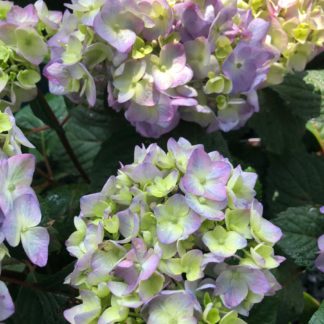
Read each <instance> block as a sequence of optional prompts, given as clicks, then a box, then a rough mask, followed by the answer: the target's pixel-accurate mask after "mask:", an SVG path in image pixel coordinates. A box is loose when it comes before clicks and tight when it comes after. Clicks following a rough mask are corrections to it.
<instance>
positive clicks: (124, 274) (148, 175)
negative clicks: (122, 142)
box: [64, 138, 284, 324]
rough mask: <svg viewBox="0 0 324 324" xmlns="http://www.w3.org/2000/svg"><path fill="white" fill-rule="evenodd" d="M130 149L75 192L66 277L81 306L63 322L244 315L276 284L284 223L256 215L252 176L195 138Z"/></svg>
mask: <svg viewBox="0 0 324 324" xmlns="http://www.w3.org/2000/svg"><path fill="white" fill-rule="evenodd" d="M167 148H168V151H167V152H165V151H164V150H162V149H161V148H160V147H159V146H157V145H156V144H152V145H150V146H149V147H147V148H145V147H136V148H135V154H134V163H132V164H129V165H123V166H122V167H121V168H120V169H119V170H118V174H117V176H111V177H110V178H109V179H108V181H107V182H106V184H105V185H104V187H103V189H102V191H101V192H99V193H94V194H90V195H87V196H84V197H82V198H81V212H80V215H79V216H78V217H75V219H74V223H75V227H76V231H75V232H74V233H72V235H71V236H70V238H69V239H68V241H67V243H66V245H67V249H68V251H69V252H70V254H71V255H73V256H74V257H76V258H77V262H76V265H75V268H74V270H73V272H72V273H71V274H70V275H69V276H68V278H67V279H66V282H67V283H69V284H71V285H73V286H74V287H76V288H78V289H79V290H80V299H81V300H82V304H80V305H77V306H75V307H73V308H71V309H68V310H66V311H65V313H64V315H65V318H66V319H67V320H68V321H69V322H70V323H76V324H79V323H92V322H97V323H126V322H127V323H145V322H146V323H149V324H153V323H154V324H165V323H198V321H199V323H221V324H226V323H231V324H232V323H237V324H240V323H245V322H244V321H243V320H241V319H239V318H238V315H239V314H241V315H243V316H247V315H248V313H249V310H250V309H251V307H252V306H253V304H255V303H258V302H260V301H261V300H262V299H263V297H264V296H266V295H271V294H274V293H275V292H276V290H278V289H280V285H279V284H278V283H277V281H276V279H275V278H274V276H273V275H272V274H271V272H270V270H271V269H273V268H276V267H278V266H279V264H280V263H281V262H282V261H283V260H284V258H283V257H281V256H276V255H275V254H274V250H273V246H274V244H275V243H276V242H277V241H278V240H279V239H280V238H281V235H282V233H281V230H280V229H279V228H278V227H277V226H275V225H273V224H272V223H270V222H269V221H268V220H266V219H264V218H263V217H262V205H261V204H260V203H259V202H258V201H257V200H256V199H255V194H256V193H255V190H254V186H255V183H256V180H257V175H256V174H255V173H252V172H246V171H243V170H242V169H241V167H240V166H237V167H233V165H232V164H231V163H230V162H229V161H228V160H227V159H226V158H224V157H223V156H222V155H221V154H219V153H218V152H216V151H214V152H211V153H206V152H205V150H204V147H203V146H202V145H191V144H190V143H189V142H188V141H187V140H185V139H183V138H180V139H179V140H178V141H175V140H174V139H170V140H169V141H168V144H167Z"/></svg>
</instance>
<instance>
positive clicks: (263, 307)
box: [248, 261, 304, 324]
mask: <svg viewBox="0 0 324 324" xmlns="http://www.w3.org/2000/svg"><path fill="white" fill-rule="evenodd" d="M274 274H275V276H276V278H277V280H278V281H279V283H280V284H281V285H282V288H281V290H279V291H278V292H277V293H276V295H274V296H271V297H265V298H264V300H263V301H262V302H261V303H260V304H257V305H255V306H254V307H253V308H252V311H251V312H250V315H249V319H248V323H249V324H287V323H290V322H292V321H294V320H298V319H299V316H300V314H301V313H302V311H303V309H304V299H303V286H302V283H301V280H300V272H299V271H298V269H297V268H296V266H295V265H294V264H292V263H290V262H287V261H286V262H285V263H283V264H282V265H281V266H280V268H279V269H276V270H275V271H274Z"/></svg>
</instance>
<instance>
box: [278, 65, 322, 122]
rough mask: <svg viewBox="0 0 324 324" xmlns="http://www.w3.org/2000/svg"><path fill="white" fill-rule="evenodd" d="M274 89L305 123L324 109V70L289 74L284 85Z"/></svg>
mask: <svg viewBox="0 0 324 324" xmlns="http://www.w3.org/2000/svg"><path fill="white" fill-rule="evenodd" d="M272 89H273V90H274V91H276V92H277V93H278V94H279V95H280V97H281V98H282V99H283V100H284V101H285V103H286V105H287V106H288V107H289V108H290V109H291V111H292V113H293V114H295V115H296V116H299V117H301V118H302V119H303V120H304V121H307V120H309V119H310V118H313V117H317V116H318V115H319V114H320V110H321V109H323V108H324V70H314V71H305V72H299V73H294V74H288V75H287V76H286V77H285V80H284V82H283V83H282V84H280V85H277V86H275V87H272Z"/></svg>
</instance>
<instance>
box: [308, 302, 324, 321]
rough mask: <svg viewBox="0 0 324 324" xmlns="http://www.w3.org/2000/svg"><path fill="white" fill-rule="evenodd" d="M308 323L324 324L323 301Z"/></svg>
mask: <svg viewBox="0 0 324 324" xmlns="http://www.w3.org/2000/svg"><path fill="white" fill-rule="evenodd" d="M309 324H324V302H322V303H321V306H320V308H319V309H318V311H317V312H316V313H315V314H314V315H313V316H312V318H311V319H310V321H309Z"/></svg>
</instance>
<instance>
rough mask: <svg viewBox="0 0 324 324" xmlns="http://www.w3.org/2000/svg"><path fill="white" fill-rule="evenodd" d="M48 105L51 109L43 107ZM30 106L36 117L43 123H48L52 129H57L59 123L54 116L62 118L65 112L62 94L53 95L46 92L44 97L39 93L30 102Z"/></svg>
mask: <svg viewBox="0 0 324 324" xmlns="http://www.w3.org/2000/svg"><path fill="white" fill-rule="evenodd" d="M46 105H48V106H50V108H51V111H50V110H48V109H45V108H44V106H46ZM30 107H31V109H32V111H33V113H34V114H35V116H36V117H37V118H39V119H40V120H41V121H42V122H43V123H44V124H45V125H48V126H49V127H51V128H52V129H55V130H57V129H59V125H58V123H57V121H56V120H55V118H53V117H52V114H54V115H55V116H56V118H58V119H60V118H64V114H66V105H65V101H64V97H63V96H54V95H51V94H47V95H46V96H45V97H43V96H42V95H39V96H37V97H36V99H34V100H33V101H32V102H31V103H30Z"/></svg>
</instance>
